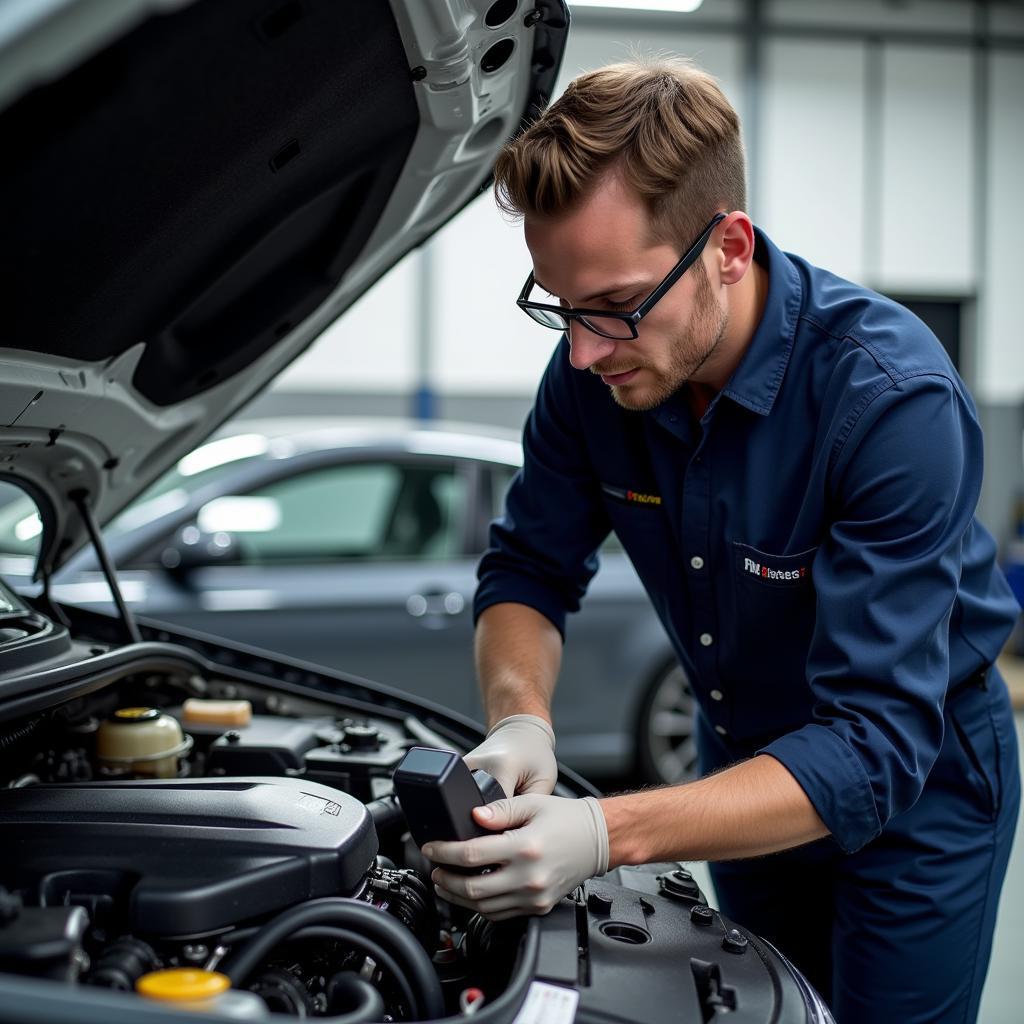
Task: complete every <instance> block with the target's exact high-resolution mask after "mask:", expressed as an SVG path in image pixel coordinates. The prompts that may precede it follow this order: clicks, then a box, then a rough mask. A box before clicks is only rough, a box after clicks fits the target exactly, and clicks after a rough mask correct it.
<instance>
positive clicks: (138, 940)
mask: <svg viewBox="0 0 1024 1024" xmlns="http://www.w3.org/2000/svg"><path fill="white" fill-rule="evenodd" d="M64 611H66V612H67V614H68V615H69V616H71V618H72V619H73V620H74V621H69V622H67V623H66V624H65V625H63V626H62V625H61V624H60V623H59V622H56V621H54V620H52V619H51V618H50V616H49V615H46V614H43V613H42V612H36V613H35V614H37V615H38V616H39V617H40V618H41V619H43V620H45V621H46V622H48V623H49V626H50V627H52V628H50V629H48V630H47V631H46V636H45V639H44V640H43V639H34V637H33V635H27V636H21V637H18V638H16V640H15V642H16V643H17V645H18V646H19V649H20V654H21V657H19V658H18V659H16V660H18V661H19V665H18V666H17V668H18V672H17V675H12V676H11V677H10V678H9V680H5V678H4V674H3V672H2V671H0V836H2V841H0V972H2V973H0V993H4V998H3V999H0V1020H7V1019H11V1020H14V1019H21V1018H19V1017H10V1018H8V1017H6V1016H4V1011H3V1008H2V1007H3V1003H4V1000H5V999H6V998H7V997H8V996H7V994H10V993H14V992H16V991H19V990H18V989H17V985H18V984H21V983H22V982H19V981H18V980H17V979H19V978H20V979H24V981H25V982H32V983H33V984H34V985H35V987H34V988H32V989H31V1000H32V1005H33V1006H36V1007H37V1008H38V1010H37V1012H38V1013H40V1014H43V1015H44V1016H42V1017H40V1018H39V1019H58V1017H57V1016H51V1017H46V1016H45V1014H46V1013H47V1012H48V1011H46V1010H45V1009H44V1008H43V1007H44V1004H45V1000H46V999H47V998H57V997H56V993H70V992H71V991H74V992H77V993H80V994H81V995H80V996H76V999H78V1000H79V1003H78V1009H77V1010H76V1014H79V1015H77V1016H75V1018H74V1019H76V1020H85V1019H87V1018H86V1016H84V1013H85V1009H86V1007H90V1008H91V1012H92V1015H91V1016H89V1017H88V1019H90V1020H97V1021H104V1022H106V1024H115V1022H117V1021H119V1020H125V1021H127V1020H132V1021H134V1020H136V1019H142V1017H138V1016H133V1014H138V1013H145V1014H146V1019H152V1020H158V1019H159V1020H173V1019H175V1018H176V1017H178V1016H180V1014H178V1013H177V1012H175V1011H177V1010H180V1009H187V1010H188V1011H189V1012H190V1013H191V1014H192V1015H193V1017H194V1016H195V1015H196V1013H197V1012H198V1010H200V1009H201V1010H202V1011H203V1013H205V1014H206V1015H207V1016H206V1018H205V1019H210V1020H217V1019H253V1020H256V1019H267V1017H268V1015H271V1014H281V1015H286V1016H290V1017H293V1018H296V1017H297V1018H319V1019H324V1020H334V1021H345V1022H346V1024H355V1022H357V1021H401V1020H438V1019H448V1018H451V1019H465V1017H466V1016H469V1015H472V1016H476V1017H478V1018H479V1019H480V1020H481V1021H485V1022H486V1021H492V1022H495V1024H498V1022H501V1024H512V1022H513V1021H518V1020H520V1019H522V1020H533V1019H534V1018H533V1017H531V1016H529V1013H532V1012H533V1011H532V1010H530V1006H531V1005H533V1004H532V1003H531V1002H530V1001H531V999H533V1000H535V1001H537V1005H541V1004H544V1005H547V1003H545V1002H544V1001H545V1000H550V999H552V998H553V999H554V1000H555V1002H556V1003H558V1002H559V1001H562V1003H564V1006H563V1009H562V1011H559V1012H562V1016H554V1017H551V1018H550V1019H551V1020H553V1021H554V1020H557V1021H563V1020H564V1021H566V1022H569V1021H573V1020H575V1021H579V1022H586V1021H593V1022H595V1024H596V1022H597V1021H602V1022H609V1021H623V1022H625V1021H636V1022H640V1021H644V1022H646V1021H650V1022H652V1024H653V1022H660V1021H665V1020H669V1019H671V1020H681V1021H694V1022H707V1021H712V1020H716V1019H719V1018H720V1017H721V1016H724V1015H729V1017H730V1019H731V1020H733V1021H737V1022H740V1021H747V1020H749V1021H765V1020H774V1021H788V1020H792V1021H808V1020H811V1021H813V1020H819V1019H820V1020H827V1019H828V1018H827V1017H824V1016H818V1015H817V1013H818V1011H817V1009H816V1006H817V997H816V996H815V995H814V993H813V991H811V990H809V989H808V988H807V987H806V983H805V982H804V981H803V979H802V977H801V976H800V975H799V973H798V972H796V971H795V970H793V969H792V968H791V966H790V965H789V964H788V962H787V961H786V960H785V958H784V957H782V956H781V955H780V954H778V953H777V951H775V950H774V949H773V948H772V947H771V946H770V945H768V944H767V943H764V942H762V941H761V940H759V939H758V938H757V937H756V936H754V935H752V934H750V933H749V932H746V931H745V930H743V929H742V928H740V927H738V926H736V925H735V924H734V923H733V922H731V921H728V920H727V919H726V918H724V917H722V916H721V915H720V914H718V912H717V911H715V910H713V909H712V908H711V907H709V905H708V903H707V900H706V899H705V897H704V894H703V893H702V892H701V890H700V888H699V886H698V885H697V883H696V882H695V881H694V879H693V877H692V876H691V875H690V873H689V872H688V871H687V870H686V869H685V868H684V867H683V866H682V865H679V864H656V865H645V866H642V867H635V868H634V867H629V868H627V867H621V868H618V869H616V870H615V871H612V872H609V873H608V874H607V875H605V876H603V877H601V878H600V879H592V880H590V881H588V882H586V883H584V885H582V886H580V887H579V888H578V889H577V890H575V891H574V892H573V893H571V894H569V895H568V896H567V897H566V898H565V899H564V900H562V902H561V903H560V904H559V905H557V906H556V907H555V908H554V910H552V911H551V912H550V913H549V914H547V915H545V916H544V917H541V918H520V919H518V920H512V921H505V922H501V923H494V922H491V921H488V920H486V919H485V918H483V917H481V916H479V915H476V914H472V913H470V912H469V911H466V910H464V909H462V908H459V907H455V906H452V905H449V904H447V903H446V902H444V901H442V900H440V899H438V898H437V897H436V896H435V894H434V891H433V887H432V885H431V883H430V869H431V864H430V863H429V862H428V861H426V860H425V859H424V858H423V856H422V854H421V853H420V850H419V848H418V846H417V844H416V843H415V842H414V841H413V840H412V838H411V837H410V834H409V823H408V821H407V816H406V813H405V812H404V811H403V808H402V806H401V805H400V803H399V801H398V799H397V797H396V795H395V792H394V789H395V787H394V784H393V781H392V775H393V774H394V772H395V769H396V767H397V766H398V765H399V764H400V763H401V762H402V760H403V758H404V757H405V756H406V755H407V754H408V752H409V751H410V749H411V748H413V747H417V746H425V747H429V748H434V749H436V750H445V751H453V752H455V753H458V754H462V753H465V752H466V751H467V750H468V749H470V747H471V746H472V745H473V744H474V743H475V742H476V735H477V731H476V729H475V728H474V727H473V725H472V724H471V723H467V722H463V721H461V720H460V719H458V718H457V717H456V716H451V715H448V714H447V713H445V712H444V711H443V710H442V709H439V708H437V709H432V708H431V707H430V706H429V705H427V704H425V703H424V702H413V701H411V700H410V699H408V698H406V697H405V696H404V695H402V694H399V693H397V692H395V691H389V690H387V688H384V687H378V686H374V685H373V684H369V683H365V682H364V681H362V680H358V679H356V678H350V677H344V676H342V675H340V674H336V673H328V672H325V671H321V670H317V669H316V668H315V667H314V666H305V665H302V663H298V662H289V661H287V660H285V659H280V660H278V659H272V658H269V657H268V656H265V655H263V654H262V653H261V652H256V651H250V650H248V649H246V648H244V647H241V646H232V645H228V644H223V643H220V642H215V641H214V640H213V639H212V638H207V637H201V636H199V635H182V634H171V633H168V632H165V631H163V630H162V629H160V628H158V627H154V626H152V625H146V624H142V625H141V627H140V628H141V636H142V640H141V642H138V643H128V644H124V643H123V642H119V638H118V629H119V626H118V624H117V623H116V622H115V621H113V620H110V619H107V618H106V617H104V616H98V615H93V614H90V613H85V612H80V611H75V610H72V609H65V610H64ZM72 636H74V637H76V639H74V640H72V639H70V638H71V637H72ZM40 637H42V634H40ZM81 637H88V638H89V639H87V640H82V639H78V638H81ZM26 641H27V642H28V643H30V644H36V643H40V642H43V643H44V644H45V653H46V654H47V655H50V656H49V657H44V658H40V657H39V654H40V648H39V647H36V650H35V652H34V654H35V657H31V658H30V652H29V650H28V649H27V648H26V647H25V646H24V645H25V643H26ZM26 662H34V664H35V665H36V666H37V668H36V670H35V671H32V670H31V668H29V670H28V671H26ZM9 664H10V663H9ZM590 791H591V790H590V789H589V788H588V787H587V785H586V784H585V783H584V782H582V780H579V779H578V778H576V777H574V776H572V774H571V773H563V776H562V778H561V779H560V781H559V784H558V787H557V788H556V792H557V793H560V794H561V795H565V796H579V795H582V794H583V793H585V792H590ZM213 979H216V980H217V982H218V984H219V985H220V986H221V987H220V988H219V989H216V990H214V989H203V991H204V992H206V993H207V996H206V997H204V999H202V1000H199V1001H198V1002H197V1001H196V999H194V998H191V999H190V998H186V997H187V996H190V995H194V994H195V993H196V992H197V991H199V989H197V988H196V986H197V985H200V984H202V985H208V984H212V983H213ZM40 982H45V983H46V986H45V987H41V986H40V984H39V983H40ZM47 993H49V994H50V995H49V996H48V995H47ZM64 998H65V999H66V995H65V996H64ZM110 1000H113V1001H110ZM54 1005H55V1007H57V1006H65V1005H66V1004H63V1003H60V1002H59V1000H58V1002H57V1003H55V1004H54ZM133 1007H134V1009H133ZM157 1010H159V1012H160V1013H161V1014H162V1016H159V1017H154V1016H152V1015H151V1014H152V1013H153V1012H156V1011H157ZM57 1012H58V1011H57V1010H56V1009H55V1010H54V1013H55V1014H56V1013H57ZM521 1013H522V1014H527V1016H525V1017H522V1018H520V1016H519V1015H520V1014H521ZM169 1014H173V1016H169ZM59 1019H64V1018H63V1017H61V1018H59ZM67 1019H72V1018H67ZM536 1019H538V1020H547V1019H548V1018H545V1017H538V1018H536Z"/></svg>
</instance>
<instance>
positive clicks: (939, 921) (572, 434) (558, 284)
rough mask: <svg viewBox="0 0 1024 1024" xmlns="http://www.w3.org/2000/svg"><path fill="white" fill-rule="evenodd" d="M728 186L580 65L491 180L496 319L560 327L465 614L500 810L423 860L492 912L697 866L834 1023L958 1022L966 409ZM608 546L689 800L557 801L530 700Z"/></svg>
mask: <svg viewBox="0 0 1024 1024" xmlns="http://www.w3.org/2000/svg"><path fill="white" fill-rule="evenodd" d="M811 127H812V126H809V129H810V128H811ZM812 135H813V133H812V132H811V136H812ZM803 144H806V145H813V144H814V143H813V138H812V137H809V138H808V140H806V142H805V143H803ZM835 159H836V160H837V161H841V160H843V159H845V156H844V155H843V154H842V153H837V154H835ZM744 181H745V166H744V153H743V147H742V142H741V136H740V129H739V121H738V118H737V115H736V113H735V111H734V110H733V109H732V107H731V106H730V104H729V103H728V101H727V100H726V99H725V97H724V96H723V95H722V93H721V91H720V90H719V88H718V87H717V85H716V84H715V82H714V80H713V79H712V78H711V77H710V76H708V75H706V74H705V73H703V72H702V71H700V70H699V69H697V68H696V67H694V66H692V65H690V64H688V63H686V62H682V61H679V62H676V61H672V60H658V61H641V60H638V61H634V62H630V63H626V64H619V65H614V66H610V67H606V68H603V69H601V70H598V71H595V72H592V73H588V74H584V75H582V76H581V77H579V78H577V79H576V80H575V81H574V82H573V83H572V84H571V85H570V86H569V88H568V90H567V91H566V92H565V94H564V95H563V96H562V97H561V98H560V99H559V100H558V101H557V102H555V103H554V104H553V105H552V106H551V107H550V108H549V109H548V110H547V111H546V112H545V113H544V114H542V115H541V116H540V117H539V118H538V119H537V120H536V121H535V123H534V124H533V125H532V126H531V127H530V128H529V129H528V130H527V131H525V132H524V133H523V134H521V135H520V136H519V137H518V138H516V139H515V140H513V141H512V142H511V143H510V144H509V145H508V146H507V147H506V149H505V151H504V152H503V154H502V155H501V157H500V159H499V162H498V165H497V168H496V194H497V196H498V200H499V204H500V205H501V206H502V207H503V208H504V209H506V210H510V211H513V212H514V213H516V214H519V215H522V217H523V219H524V228H525V236H526V242H527V246H528V247H529V250H530V254H531V256H532V259H533V271H532V273H531V274H530V275H529V277H528V279H527V281H526V285H525V287H524V288H523V290H522V292H521V294H520V297H519V305H520V306H521V307H522V308H523V309H524V310H525V311H526V312H527V313H529V314H530V315H531V316H532V317H533V318H534V319H536V320H538V321H540V322H541V323H544V324H546V325H547V326H550V327H555V328H556V329H558V330H561V331H563V332H564V334H563V337H562V338H561V340H560V342H559V344H558V346H557V348H556V350H555V353H554V356H553V357H552V359H551V361H550V364H549V365H548V367H547V369H546V371H545V373H544V376H543V379H542V381H541V384H540V389H539V392H538V395H537V399H536V402H535V405H534V407H533V410H532V412H531V414H530V417H529V419H528V421H527V423H526V427H525V432H524V447H525V462H524V465H523V469H522V471H521V473H520V474H519V475H518V476H517V477H516V479H515V481H514V483H513V485H512V487H511V489H510V492H509V494H508V497H507V504H506V511H505V515H504V516H503V518H501V519H499V520H498V521H497V522H496V523H494V524H493V526H492V534H491V547H490V549H489V550H488V552H487V553H486V555H485V556H484V558H483V560H482V562H481V565H480V570H479V580H480V582H479V587H478V590H477V595H476V605H475V613H476V616H477V633H476V650H477V667H478V673H479V677H480V681H481V688H482V692H483V697H484V705H485V709H486V714H487V719H488V722H489V723H490V724H491V728H490V731H489V733H488V735H487V738H486V740H485V741H484V742H483V743H482V744H481V745H480V746H479V747H477V748H476V749H475V750H474V751H472V752H471V753H470V754H469V755H467V757H466V761H467V763H469V765H470V766H471V767H474V768H476V767H481V768H486V769H487V770H488V771H490V772H491V773H492V774H494V775H496V776H497V777H498V779H499V781H500V782H501V783H502V784H503V786H504V788H505V791H506V793H508V794H512V793H515V794H517V795H515V796H512V797H511V798H510V799H507V800H502V801H498V802H496V803H494V804H492V805H491V806H490V807H489V808H486V809H478V810H477V811H476V812H475V813H476V815H477V820H478V821H479V822H480V823H481V824H482V825H485V826H487V827H488V828H490V829H494V830H495V835H493V836H491V835H487V836H484V837H482V838H479V839H474V840H470V841H468V842H465V843H434V844H428V845H427V846H425V847H424V853H425V854H426V855H427V856H428V857H430V858H431V859H432V860H434V861H435V862H437V863H438V864H440V865H442V866H441V867H438V868H436V869H435V871H434V874H433V877H434V881H435V883H436V886H437V891H438V892H439V894H440V895H442V896H443V897H444V898H446V899H448V900H450V901H452V902H453V903H456V904H461V905H463V906H466V907H470V908H473V909H475V910H478V911H480V912H481V913H483V914H485V915H486V916H488V917H490V918H492V919H494V920H500V919H502V918H506V917H510V916H514V915H519V914H531V913H545V912H546V911H548V910H549V909H550V908H551V907H552V906H553V905H554V904H555V903H556V902H557V901H558V900H559V899H560V898H562V897H563V896H565V895H566V894H567V893H568V892H570V891H571V889H572V888H573V887H574V886H575V885H577V884H578V883H579V882H581V881H582V880H584V879H586V878H589V877H590V876H592V875H595V874H600V873H602V872H604V871H605V870H606V869H609V868H614V867H616V866H618V865H622V864H642V863H647V862H656V861H666V860H676V859H678V860H708V861H711V862H712V875H713V878H714V882H715V888H716V890H717V893H718V898H719V903H720V907H721V909H722V911H723V913H725V914H726V915H727V916H729V917H731V918H734V919H735V920H736V921H738V922H739V923H741V924H742V925H744V926H745V927H748V928H750V929H751V930H752V931H754V932H756V933H759V934H761V935H763V936H765V937H766V938H768V939H769V940H770V941H772V942H774V943H775V944H776V945H778V947H779V948H780V949H781V950H782V951H783V952H784V953H786V954H787V955H788V956H789V957H790V958H791V959H792V960H793V961H794V962H795V963H796V964H797V966H798V967H800V968H801V969H802V970H803V971H804V972H806V974H807V975H808V976H809V977H810V979H811V981H812V982H813V983H814V984H815V985H816V986H817V988H818V989H819V990H820V992H821V993H822V995H823V996H824V997H825V998H826V1000H828V1001H829V1003H830V1004H831V1006H832V1007H833V1010H834V1012H835V1014H836V1016H837V1019H838V1020H840V1021H841V1022H842V1024H853V1022H858V1021H871V1022H873V1024H878V1022H880V1021H900V1022H904V1024H907V1022H914V1021H928V1022H935V1021H968V1020H973V1019H975V1017H976V1014H977V1010H978V1003H979V999H980V994H981V988H982V983H983V980H984V976H985V971H986V968H987V965H988V959H989V953H990V950H991V943H992V933H993V928H994V924H995V916H996V905H997V902H998V898H999V891H1000V887H1001V885H1002V881H1003V876H1004V873H1005V870H1006V864H1007V859H1008V856H1009V852H1010V845H1011V839H1012V835H1013V830H1014V823H1015V820H1016V817H1017V810H1018V805H1019V798H1020V794H1019V788H1020V787H1019V774H1018V767H1017V751H1016V739H1015V734H1014V724H1013V717H1012V712H1011V709H1010V704H1009V699H1008V693H1007V689H1006V686H1005V683H1004V682H1003V680H1002V678H1001V677H1000V676H999V674H998V671H997V670H996V669H995V668H994V667H993V662H994V660H995V658H996V655H997V654H998V653H999V651H1000V649H1001V647H1002V645H1003V643H1004V641H1005V640H1006V637H1007V635H1008V634H1009V632H1010V629H1011V627H1012V625H1013V623H1014V621H1015V618H1016V615H1017V614H1018V608H1017V605H1016V603H1015V602H1014V600H1013V598H1012V596H1011V594H1010V591H1009V588H1008V586H1007V585H1006V582H1005V580H1004V579H1003V577H1002V575H1001V573H1000V572H999V570H998V569H997V567H996V563H995V557H996V551H995V545H994V543H993V540H992V538H991V536H990V535H989V534H988V533H987V532H986V531H985V530H984V528H983V527H982V526H980V525H979V523H978V522H977V520H976V519H975V507H976V503H977V500H978V495H979V491H980V485H981V476H982V439H981V434H980V430H979V426H978V419H977V414H976V411H975V407H974V404H973V401H972V399H971V397H970V395H969V394H968V393H967V390H966V388H965V386H964V383H963V381H962V380H961V379H960V377H959V376H958V375H957V373H956V371H955V370H954V369H953V367H952V365H951V363H950V361H949V359H948V358H947V356H946V355H945V353H944V352H943V350H942V348H941V347H940V345H939V344H938V342H937V341H936V339H935V338H934V336H933V335H932V334H931V333H930V332H929V331H928V329H927V328H926V327H925V326H924V325H923V324H922V323H921V322H920V321H919V320H918V319H917V318H916V317H914V316H913V315H912V314H911V313H909V312H908V311H907V310H905V309H904V308H903V307H901V306H899V305H897V304H896V303H894V302H891V301H889V300H887V299H885V298H883V297H882V296H880V295H878V294H876V293H874V292H871V291H869V290H867V289H865V288H862V287H859V286H857V285H855V284H851V283H849V282H847V281H844V280H841V279H840V278H838V277H836V276H834V275H832V274H830V273H827V272H826V271H824V270H820V269H818V268H816V267H814V266H811V265H810V264H809V263H807V262H806V261H805V260H803V259H800V258H798V257H796V256H793V255H789V254H786V253H783V252H781V251H780V250H779V249H778V248H776V246H775V245H774V244H773V243H772V242H771V240H770V239H769V238H768V237H767V236H766V235H765V234H764V233H763V232H762V231H761V230H759V229H757V228H755V227H754V226H753V225H752V223H751V220H750V218H749V217H748V216H747V214H746V213H745V212H744V209H745V205H746V197H745V185H744ZM545 293H547V294H545ZM610 530H614V531H615V533H616V534H617V535H618V537H619V539H620V541H621V543H622V545H623V546H624V547H625V549H626V551H627V552H628V554H629V556H630V558H631V559H632V561H633V564H634V565H635V566H636V569H637V571H638V573H639V575H640V577H641V578H642V580H643V583H644V585H645V587H646V589H647V592H648V594H649V595H650V597H651V600H652V601H653V603H654V605H655V607H656V609H657V612H658V614H659V616H660V618H661V621H662V623H663V624H664V626H665V629H666V630H667V631H668V634H669V636H670V637H671V640H672V643H673V645H674V648H675V650H676V652H677V653H678V656H679V660H680V662H681V663H682V665H683V667H684V668H685V669H686V672H687V674H688V676H689V678H690V681H691V685H692V687H693V692H694V694H695V696H696V698H697V701H698V703H699V705H700V709H701V711H700V716H699V723H698V739H699V748H700V758H701V771H702V776H703V777H702V778H701V779H699V780H698V781H694V782H690V783H688V784H684V785H676V786H669V787H665V788H660V789H653V790H650V789H649V790H643V791H640V792H636V793H628V794H624V795H617V796H612V797H608V798H605V799H602V800H600V801H597V800H595V799H593V798H585V799H583V800H570V799H565V798H561V797H556V796H552V795H550V794H551V792H552V789H553V786H554V783H555V779H556V767H555V760H554V755H553V746H554V734H553V732H552V729H551V697H552V692H553V690H554V686H555V681H556V677H557V674H558V668H559V661H560V656H561V647H562V642H563V637H564V632H565V622H566V614H567V612H571V611H575V610H576V609H577V608H578V606H579V602H580V599H581V597H582V596H583V594H584V592H585V590H586V587H587V584H588V582H589V580H590V578H591V576H592V575H593V573H594V572H595V571H596V568H597V559H596V556H595V552H596V550H597V549H598V547H599V545H600V544H601V542H602V541H603V540H604V538H605V536H606V535H607V534H608V532H609V531H610ZM782 851H785V852H782ZM443 865H460V866H468V867H474V866H481V865H497V867H496V869H494V870H492V871H490V872H489V873H485V874H465V873H456V872H454V871H448V870H445V869H444V867H443Z"/></svg>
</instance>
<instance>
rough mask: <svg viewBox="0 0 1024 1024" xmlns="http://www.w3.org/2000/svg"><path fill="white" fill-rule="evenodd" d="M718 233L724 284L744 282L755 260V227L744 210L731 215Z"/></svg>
mask: <svg viewBox="0 0 1024 1024" xmlns="http://www.w3.org/2000/svg"><path fill="white" fill-rule="evenodd" d="M717 231H720V232H721V239H722V241H721V245H720V247H719V251H718V256H719V260H720V263H719V276H720V278H721V281H722V284H736V282H737V281H740V280H742V278H743V275H744V274H746V272H747V268H748V267H749V266H750V264H751V261H752V260H753V259H754V225H753V224H752V223H751V221H750V218H749V217H748V216H747V215H746V214H745V213H743V211H742V210H735V211H734V212H732V213H730V214H729V215H728V216H727V217H726V218H725V220H723V221H722V223H721V224H719V225H718V228H717Z"/></svg>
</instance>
